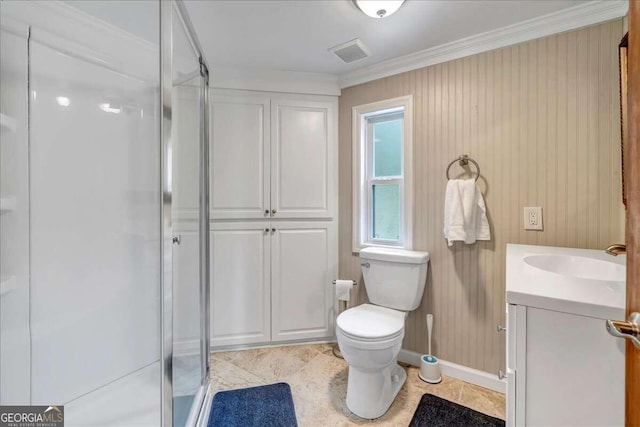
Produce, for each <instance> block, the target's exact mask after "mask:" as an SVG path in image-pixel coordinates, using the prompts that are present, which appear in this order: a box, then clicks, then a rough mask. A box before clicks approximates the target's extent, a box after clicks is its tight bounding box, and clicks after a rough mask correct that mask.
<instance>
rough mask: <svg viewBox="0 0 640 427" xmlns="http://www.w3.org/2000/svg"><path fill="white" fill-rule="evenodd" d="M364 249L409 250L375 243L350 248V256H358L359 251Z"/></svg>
mask: <svg viewBox="0 0 640 427" xmlns="http://www.w3.org/2000/svg"><path fill="white" fill-rule="evenodd" d="M364 248H387V249H405V250H409V251H410V250H411V249H410V248H407V247H406V246H404V245H380V244H375V243H362V244H361V245H360V247H359V248H352V250H351V254H352V255H358V256H360V251H361V250H362V249H364Z"/></svg>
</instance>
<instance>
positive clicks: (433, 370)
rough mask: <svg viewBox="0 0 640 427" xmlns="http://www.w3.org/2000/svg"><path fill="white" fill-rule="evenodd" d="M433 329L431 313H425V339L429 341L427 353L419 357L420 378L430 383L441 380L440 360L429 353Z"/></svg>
mask: <svg viewBox="0 0 640 427" xmlns="http://www.w3.org/2000/svg"><path fill="white" fill-rule="evenodd" d="M432 330H433V314H427V339H428V341H429V354H423V355H422V357H420V373H419V374H418V375H419V376H420V379H421V380H423V381H426V382H428V383H431V384H437V383H439V382H440V381H442V376H441V375H440V362H438V359H437V358H436V357H433V356H432V354H431V331H432Z"/></svg>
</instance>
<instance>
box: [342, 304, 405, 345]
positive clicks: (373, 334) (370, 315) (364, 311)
mask: <svg viewBox="0 0 640 427" xmlns="http://www.w3.org/2000/svg"><path fill="white" fill-rule="evenodd" d="M404 318H405V314H404V312H402V311H398V310H393V309H391V308H386V307H380V306H377V305H372V304H362V305H359V306H357V307H354V308H350V309H349V310H346V311H343V312H342V313H340V315H339V316H338V319H337V320H336V322H337V323H338V327H339V328H340V329H341V330H342V331H344V332H345V333H347V334H349V335H352V336H354V337H359V338H364V339H375V338H386V337H390V336H393V335H398V334H399V333H400V332H402V329H403V328H404Z"/></svg>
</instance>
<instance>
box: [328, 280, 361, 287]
mask: <svg viewBox="0 0 640 427" xmlns="http://www.w3.org/2000/svg"><path fill="white" fill-rule="evenodd" d="M331 283H332V284H334V285H335V284H336V281H335V280H334V281H333V282H331ZM351 283H353V286H356V285H357V284H358V282H356V281H355V280H352V281H351Z"/></svg>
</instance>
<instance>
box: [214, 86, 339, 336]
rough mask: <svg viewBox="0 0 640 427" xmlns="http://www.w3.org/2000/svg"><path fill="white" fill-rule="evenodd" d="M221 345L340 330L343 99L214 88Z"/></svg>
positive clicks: (216, 273)
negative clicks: (338, 209)
mask: <svg viewBox="0 0 640 427" xmlns="http://www.w3.org/2000/svg"><path fill="white" fill-rule="evenodd" d="M211 107H212V108H211V136H212V139H211V191H212V195H211V219H212V223H211V242H212V252H211V253H212V290H211V312H212V313H211V345H212V347H214V348H224V347H229V346H242V345H250V344H267V343H276V342H278V343H280V342H291V341H303V340H318V339H330V338H332V337H333V335H334V330H333V323H334V316H335V313H334V307H333V306H334V301H333V295H334V289H333V285H332V280H333V279H335V278H337V253H338V241H337V237H336V232H337V214H336V206H337V202H336V197H337V188H336V187H337V111H338V103H337V97H331V96H313V95H298V94H283V93H270V92H257V91H240V90H227V89H225V90H223V89H215V90H212V92H211Z"/></svg>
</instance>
